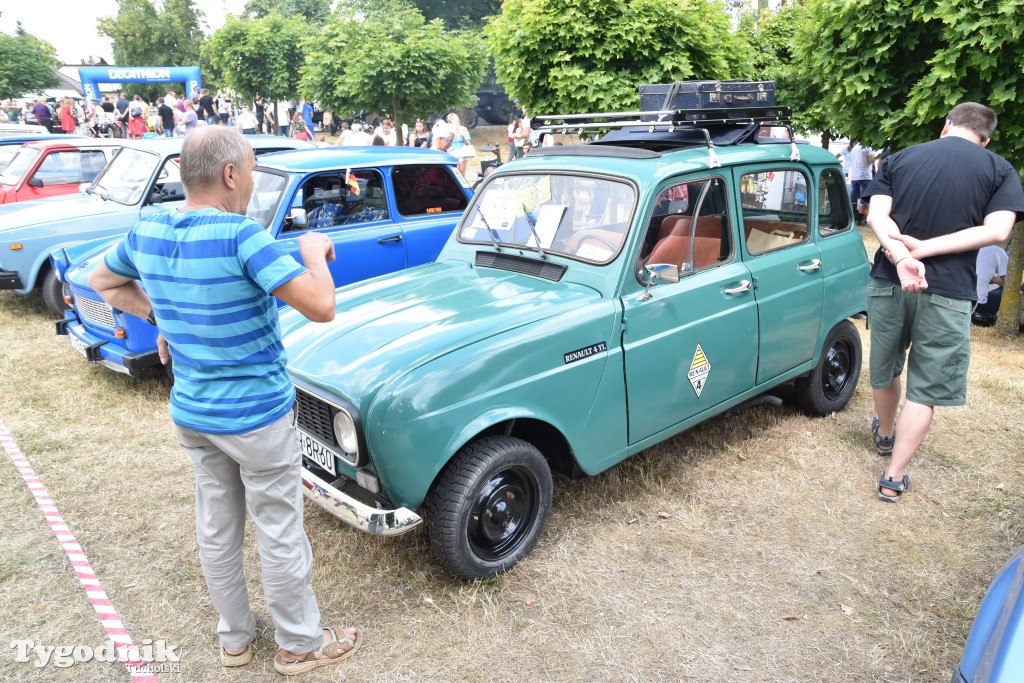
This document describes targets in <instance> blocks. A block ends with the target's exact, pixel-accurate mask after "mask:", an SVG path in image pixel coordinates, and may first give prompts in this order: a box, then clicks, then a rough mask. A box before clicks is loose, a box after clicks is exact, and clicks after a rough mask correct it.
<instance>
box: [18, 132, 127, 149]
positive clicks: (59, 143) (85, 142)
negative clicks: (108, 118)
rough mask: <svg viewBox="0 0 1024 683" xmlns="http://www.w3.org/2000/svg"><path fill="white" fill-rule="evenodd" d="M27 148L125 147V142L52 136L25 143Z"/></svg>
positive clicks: (111, 139)
mask: <svg viewBox="0 0 1024 683" xmlns="http://www.w3.org/2000/svg"><path fill="white" fill-rule="evenodd" d="M25 146H26V147H38V148H40V149H46V148H48V147H65V146H71V147H124V146H125V141H124V140H119V139H116V138H87V137H84V136H79V135H76V136H73V137H72V136H70V135H50V136H49V137H47V138H45V139H42V140H39V139H37V140H31V141H29V142H26V143H25Z"/></svg>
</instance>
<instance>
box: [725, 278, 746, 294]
mask: <svg viewBox="0 0 1024 683" xmlns="http://www.w3.org/2000/svg"><path fill="white" fill-rule="evenodd" d="M722 291H723V292H725V293H726V294H742V293H743V292H749V291H750V280H740V284H739V286H738V287H733V288H731V289H723V290H722Z"/></svg>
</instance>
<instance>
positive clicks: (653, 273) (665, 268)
mask: <svg viewBox="0 0 1024 683" xmlns="http://www.w3.org/2000/svg"><path fill="white" fill-rule="evenodd" d="M644 270H645V271H647V286H646V287H644V293H643V294H641V295H640V296H639V297H637V301H647V300H648V299H650V298H651V296H652V294H651V287H652V286H653V285H654V281H655V280H656V279H658V278H659V277H660V278H661V279H662V280H664V281H665V282H679V268H677V267H676V266H675V264H672V263H648V264H647V265H646V266H644Z"/></svg>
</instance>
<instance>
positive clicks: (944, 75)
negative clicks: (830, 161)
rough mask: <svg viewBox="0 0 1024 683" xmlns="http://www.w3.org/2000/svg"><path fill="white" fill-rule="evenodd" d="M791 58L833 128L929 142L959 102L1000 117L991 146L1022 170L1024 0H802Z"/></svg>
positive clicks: (1016, 275)
mask: <svg viewBox="0 0 1024 683" xmlns="http://www.w3.org/2000/svg"><path fill="white" fill-rule="evenodd" d="M804 8H805V10H806V12H807V15H806V20H805V21H804V22H802V23H801V25H800V27H799V30H798V32H797V36H796V38H795V48H796V59H797V61H798V62H799V63H800V64H801V66H802V69H803V72H804V73H805V74H806V75H807V76H808V77H809V78H813V79H814V80H815V82H816V84H817V87H818V89H819V91H820V93H821V97H822V104H823V106H824V108H825V110H826V112H827V114H828V116H829V118H830V119H831V120H832V121H833V122H834V125H835V126H836V127H837V128H839V129H840V130H842V131H843V132H844V133H846V134H847V135H851V136H854V137H858V138H860V139H861V140H864V141H865V142H866V143H868V144H871V145H872V146H875V147H879V146H882V145H884V144H885V143H886V141H888V140H891V141H892V142H893V147H894V148H902V147H907V146H909V145H912V144H915V143H919V142H924V141H926V140H931V139H934V138H935V137H937V136H938V134H939V132H940V131H941V129H942V126H943V122H944V120H945V116H946V114H947V113H948V112H949V110H950V109H952V108H953V107H954V106H955V105H956V104H958V103H960V102H966V101H974V102H981V103H982V104H987V105H988V106H990V107H992V108H993V109H994V110H995V111H996V113H997V114H998V116H999V127H998V128H997V129H996V132H995V134H994V135H993V137H992V142H991V143H990V144H989V146H988V149H990V150H992V151H994V152H996V153H997V154H1000V155H1002V156H1004V157H1006V158H1007V159H1008V160H1010V162H1011V163H1013V164H1014V166H1016V167H1017V168H1018V170H1019V169H1021V168H1022V167H1024V69H1021V64H1024V40H1022V37H1024V21H1022V19H1024V0H977V1H976V2H969V3H963V2H956V1H955V0H933V1H931V2H920V3H907V2H873V1H872V0H807V2H806V4H805V5H804ZM1017 232H1018V236H1017V239H1015V240H1014V248H1013V254H1011V259H1010V268H1009V269H1008V272H1007V282H1008V283H1010V286H1008V287H1007V288H1006V291H1007V294H1009V296H1006V297H1004V299H1003V303H1002V305H1001V308H1000V317H999V321H1000V322H999V324H1000V325H1001V326H1002V327H1003V328H1010V327H1011V326H1012V323H1011V318H1014V317H1016V308H1013V309H1012V310H1010V307H1012V306H1015V305H1016V302H1017V300H1018V299H1017V296H1016V295H1015V294H1013V293H1012V292H1010V291H1009V290H1011V289H1016V287H1014V286H1013V283H1019V282H1020V280H1021V268H1022V266H1024V239H1022V238H1021V237H1020V228H1019V224H1018V230H1017Z"/></svg>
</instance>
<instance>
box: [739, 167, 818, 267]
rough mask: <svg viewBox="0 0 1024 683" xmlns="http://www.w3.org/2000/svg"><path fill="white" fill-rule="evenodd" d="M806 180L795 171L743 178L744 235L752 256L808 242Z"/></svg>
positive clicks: (759, 173) (771, 171)
mask: <svg viewBox="0 0 1024 683" xmlns="http://www.w3.org/2000/svg"><path fill="white" fill-rule="evenodd" d="M807 188H808V183H807V177H806V176H805V175H804V174H803V173H802V172H800V171H794V170H764V171H756V172H753V173H746V174H744V175H743V176H742V177H741V178H740V206H741V208H742V211H743V216H742V220H743V234H744V239H745V240H746V244H747V252H748V253H750V254H751V255H757V254H763V253H765V252H767V251H775V250H776V249H783V248H785V247H789V246H793V245H795V244H802V243H804V242H806V241H807V238H808V234H807V225H808V208H807Z"/></svg>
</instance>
